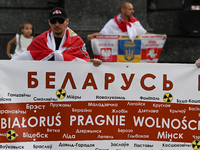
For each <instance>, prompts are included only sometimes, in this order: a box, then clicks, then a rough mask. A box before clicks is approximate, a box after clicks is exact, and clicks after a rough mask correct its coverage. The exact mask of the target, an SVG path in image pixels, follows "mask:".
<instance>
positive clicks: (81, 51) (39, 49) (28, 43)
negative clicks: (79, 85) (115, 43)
mask: <svg viewBox="0 0 200 150" xmlns="http://www.w3.org/2000/svg"><path fill="white" fill-rule="evenodd" d="M155 2H156V1H153V3H155ZM119 11H120V14H118V15H116V16H115V17H114V18H112V19H110V20H109V21H108V22H107V23H106V24H105V26H104V27H103V29H102V30H101V31H100V32H96V33H92V34H89V35H88V36H87V39H88V40H89V41H90V40H91V39H92V38H93V36H94V35H99V34H103V35H105V34H116V35H124V34H127V35H128V36H129V38H130V40H132V41H133V40H134V39H135V37H136V36H137V35H142V34H152V33H148V32H147V31H146V30H145V29H144V28H143V26H142V25H141V24H140V22H139V21H138V20H137V19H136V18H135V17H134V16H133V13H134V9H133V5H132V4H131V3H129V2H126V1H124V2H122V3H121V4H120V7H119ZM48 23H49V26H50V29H49V30H48V31H45V32H44V33H42V34H40V35H39V36H37V37H36V38H34V27H33V25H32V24H31V23H24V24H23V25H21V26H20V28H19V33H18V34H16V36H15V37H14V38H13V39H12V40H10V41H9V42H8V44H7V55H8V57H9V58H11V60H38V61H85V62H89V61H90V62H93V65H94V66H99V65H100V64H101V63H102V61H101V60H99V59H97V58H90V56H89V54H88V52H87V50H86V45H85V43H84V41H83V40H82V39H81V37H80V36H78V35H77V34H76V33H75V32H74V31H73V30H72V29H70V28H69V27H68V24H69V18H68V16H67V14H66V11H65V10H64V9H63V8H61V7H56V8H54V9H52V10H51V11H50V12H49V18H48ZM164 39H167V35H164ZM14 43H17V44H16V48H15V53H14V54H10V49H11V45H12V44H14ZM196 65H197V66H198V67H200V59H198V60H197V61H196Z"/></svg>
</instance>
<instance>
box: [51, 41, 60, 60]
mask: <svg viewBox="0 0 200 150" xmlns="http://www.w3.org/2000/svg"><path fill="white" fill-rule="evenodd" d="M54 39H55V44H56V50H58V49H59V46H60V43H61V41H62V38H57V37H54ZM54 60H55V59H54V55H53V56H52V57H51V58H50V59H49V60H48V61H54Z"/></svg>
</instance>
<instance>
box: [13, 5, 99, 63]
mask: <svg viewBox="0 0 200 150" xmlns="http://www.w3.org/2000/svg"><path fill="white" fill-rule="evenodd" d="M48 23H49V25H50V27H51V28H50V29H49V31H45V32H44V33H42V34H40V35H38V36H37V37H36V38H34V40H33V41H32V42H31V44H30V45H29V46H28V48H27V50H26V51H25V52H24V53H22V54H21V55H19V56H17V57H14V58H13V59H12V60H37V61H82V62H83V61H85V62H88V61H91V62H93V65H94V66H99V65H100V64H101V63H102V61H101V60H99V59H95V58H94V59H90V57H89V54H88V52H87V50H86V47H85V43H84V42H83V40H82V39H81V38H80V37H79V36H78V35H77V34H76V33H75V32H74V31H72V30H71V29H70V28H69V27H67V25H68V23H69V19H68V16H67V14H66V12H65V10H64V9H63V8H60V7H56V8H54V9H52V10H51V11H50V13H49V18H48Z"/></svg>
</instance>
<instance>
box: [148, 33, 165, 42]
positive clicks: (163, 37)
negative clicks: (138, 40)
mask: <svg viewBox="0 0 200 150" xmlns="http://www.w3.org/2000/svg"><path fill="white" fill-rule="evenodd" d="M145 34H154V33H149V32H146V33H145ZM166 39H167V35H166V34H164V37H163V40H166Z"/></svg>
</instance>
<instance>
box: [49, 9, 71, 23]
mask: <svg viewBox="0 0 200 150" xmlns="http://www.w3.org/2000/svg"><path fill="white" fill-rule="evenodd" d="M53 18H62V19H66V18H68V17H67V14H66V12H65V10H64V9H63V8H60V7H56V8H54V9H52V10H51V11H50V12H49V20H51V19H53Z"/></svg>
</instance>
